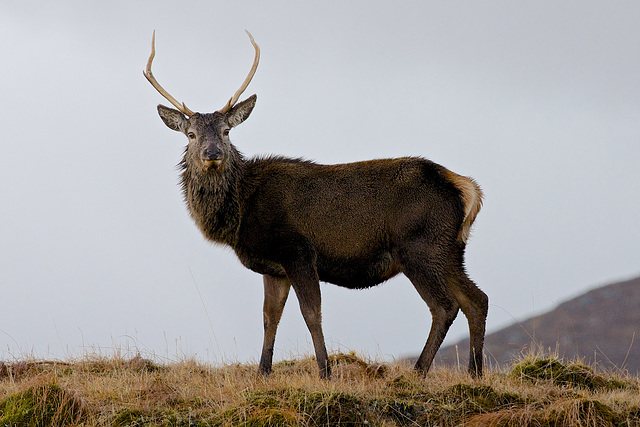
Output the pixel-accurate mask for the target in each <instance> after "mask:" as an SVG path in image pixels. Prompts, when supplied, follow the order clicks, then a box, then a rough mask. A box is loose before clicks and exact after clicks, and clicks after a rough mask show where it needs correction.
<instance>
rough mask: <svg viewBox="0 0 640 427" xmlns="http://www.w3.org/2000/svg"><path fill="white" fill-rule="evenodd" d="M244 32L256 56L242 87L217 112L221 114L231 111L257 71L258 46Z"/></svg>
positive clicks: (251, 37)
mask: <svg viewBox="0 0 640 427" xmlns="http://www.w3.org/2000/svg"><path fill="white" fill-rule="evenodd" d="M244 31H245V33H247V35H248V36H249V40H251V44H252V45H253V48H254V49H255V51H256V55H255V57H254V58H253V65H252V66H251V70H249V74H248V75H247V78H246V79H244V82H243V83H242V86H240V89H238V90H237V91H236V93H235V94H234V95H233V96H232V97H231V98H230V99H229V101H228V102H227V103H226V104H225V106H224V107H222V108H221V109H220V110H219V111H220V112H221V113H223V114H224V113H226V112H228V111H229V110H231V108H233V106H234V105H236V102H238V99H239V98H240V95H242V93H243V92H244V91H245V90H246V89H247V86H249V83H251V79H253V75H254V74H255V73H256V70H257V69H258V62H260V47H258V45H257V44H256V41H255V40H254V39H253V36H252V35H251V33H250V32H249V31H247V30H244Z"/></svg>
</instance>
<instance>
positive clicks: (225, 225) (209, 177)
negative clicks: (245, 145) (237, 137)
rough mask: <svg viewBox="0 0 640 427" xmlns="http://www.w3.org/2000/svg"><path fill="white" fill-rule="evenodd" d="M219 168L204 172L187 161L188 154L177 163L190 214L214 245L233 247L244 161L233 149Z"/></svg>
mask: <svg viewBox="0 0 640 427" xmlns="http://www.w3.org/2000/svg"><path fill="white" fill-rule="evenodd" d="M227 155H228V156H229V157H228V159H227V160H226V161H225V162H224V163H223V165H222V166H221V168H219V169H217V170H213V171H210V172H204V171H202V170H200V169H198V168H195V167H194V166H193V165H190V164H189V162H188V160H187V152H186V151H185V155H184V157H183V158H182V161H181V162H180V163H179V164H178V167H179V168H180V169H181V170H182V174H181V184H182V192H183V195H184V201H185V203H186V204H187V208H188V209H189V214H190V215H191V217H192V218H193V220H194V221H195V223H196V225H197V226H198V228H200V230H201V231H202V233H203V234H204V236H205V237H206V238H207V239H209V240H211V241H214V242H216V243H223V244H227V245H230V246H231V247H234V246H235V243H236V241H237V239H236V232H237V229H238V217H239V215H238V214H239V206H238V184H239V183H240V180H241V177H242V173H243V169H244V167H243V166H244V159H243V157H242V155H241V154H240V153H239V152H238V151H237V150H235V149H232V150H231V151H230V152H229V153H227Z"/></svg>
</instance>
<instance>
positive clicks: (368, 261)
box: [317, 252, 402, 289]
mask: <svg viewBox="0 0 640 427" xmlns="http://www.w3.org/2000/svg"><path fill="white" fill-rule="evenodd" d="M317 269H318V276H319V278H320V280H321V281H323V282H327V283H333V284H334V285H338V286H341V287H344V288H349V289H364V288H370V287H372V286H375V285H378V284H380V283H382V282H384V281H386V280H388V279H390V278H392V277H393V276H395V275H397V274H398V273H400V272H401V271H402V270H401V268H400V266H399V265H398V264H397V263H396V262H395V261H394V259H393V257H392V256H391V254H390V253H388V252H384V253H380V254H376V255H372V256H369V257H366V258H355V259H354V258H352V259H330V258H326V257H322V256H319V257H318V261H317Z"/></svg>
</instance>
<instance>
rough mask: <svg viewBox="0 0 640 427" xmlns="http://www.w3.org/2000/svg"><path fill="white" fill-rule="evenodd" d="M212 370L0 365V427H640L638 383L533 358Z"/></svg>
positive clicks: (304, 361) (310, 362)
mask: <svg viewBox="0 0 640 427" xmlns="http://www.w3.org/2000/svg"><path fill="white" fill-rule="evenodd" d="M330 360H331V363H332V367H333V371H334V377H333V379H332V380H330V381H325V380H322V379H319V378H318V376H317V366H316V363H315V360H314V359H313V358H301V359H298V360H288V361H282V362H279V363H276V364H275V365H274V366H273V374H272V375H271V376H270V377H268V378H264V377H262V376H260V375H258V374H257V366H248V365H241V364H233V365H228V366H224V367H213V366H210V365H207V364H203V363H199V362H197V361H193V360H185V361H181V362H175V363H171V364H159V363H156V362H154V361H151V360H147V359H144V358H142V357H140V356H136V357H134V358H132V359H125V358H121V357H105V358H95V359H90V358H85V359H83V360H78V361H73V362H45V361H33V360H23V361H19V362H14V363H4V364H0V426H14V425H20V426H63V425H66V426H119V427H124V426H184V427H196V426H235V425H244V426H276V425H277V426H310V427H311V426H327V425H329V426H333V425H336V426H337V425H340V426H359V425H372V426H418V425H419V426H436V425H437V426H459V425H465V426H486V425H493V426H527V425H528V426H560V425H562V426H640V380H639V379H638V378H637V377H631V376H621V375H614V374H608V373H601V372H596V371H594V370H593V369H592V368H590V367H589V366H585V365H583V364H580V363H575V362H572V363H565V362H563V361H562V360H559V359H557V358H554V357H528V358H525V359H523V360H521V361H519V362H518V363H517V364H515V365H514V366H513V367H511V368H508V369H505V370H504V372H503V371H499V370H489V371H488V372H486V374H485V376H484V377H483V378H482V379H479V380H474V379H472V378H471V377H470V376H469V375H468V374H467V373H466V372H464V371H461V370H458V369H453V368H438V367H435V369H433V370H432V372H430V373H429V374H428V375H427V377H426V378H423V377H421V376H420V375H418V374H416V373H415V372H414V371H413V369H412V367H411V366H409V365H405V364H402V363H372V362H370V361H368V360H366V359H364V358H362V357H359V356H357V355H356V354H353V353H350V354H342V353H341V354H335V355H333V356H331V357H330Z"/></svg>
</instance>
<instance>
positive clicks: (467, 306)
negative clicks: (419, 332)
mask: <svg viewBox="0 0 640 427" xmlns="http://www.w3.org/2000/svg"><path fill="white" fill-rule="evenodd" d="M463 251H464V248H462V249H461V251H460V252H459V257H458V259H457V260H456V262H455V264H454V265H453V266H452V267H451V269H450V270H449V274H448V276H447V284H448V285H449V289H450V290H451V292H452V293H453V295H454V296H455V298H456V300H457V301H458V304H460V308H461V309H462V312H463V313H464V315H465V316H466V318H467V322H468V323H469V341H470V342H469V373H470V374H471V375H472V376H474V377H481V376H482V364H483V363H482V362H483V360H482V358H483V347H484V336H485V327H486V320H487V313H488V310H489V298H488V297H487V294H485V293H484V292H482V291H481V290H480V289H479V288H478V286H476V284H475V283H473V281H472V280H471V279H469V276H467V274H466V272H465V270H464V265H463V260H462V257H463Z"/></svg>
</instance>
